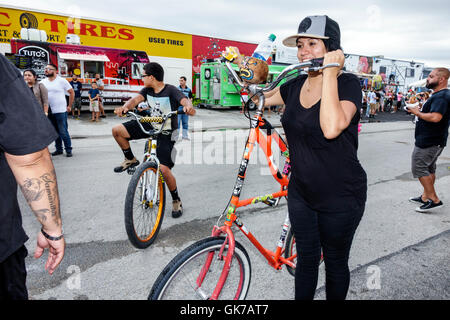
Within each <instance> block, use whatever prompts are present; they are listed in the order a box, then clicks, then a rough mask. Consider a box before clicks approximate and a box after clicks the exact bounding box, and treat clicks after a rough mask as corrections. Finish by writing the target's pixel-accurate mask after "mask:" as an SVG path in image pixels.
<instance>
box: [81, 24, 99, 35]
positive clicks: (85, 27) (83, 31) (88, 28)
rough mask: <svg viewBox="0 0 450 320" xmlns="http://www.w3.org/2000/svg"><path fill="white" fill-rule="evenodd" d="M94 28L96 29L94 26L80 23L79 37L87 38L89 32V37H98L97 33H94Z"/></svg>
mask: <svg viewBox="0 0 450 320" xmlns="http://www.w3.org/2000/svg"><path fill="white" fill-rule="evenodd" d="M95 28H97V26H96V25H95V24H88V23H80V35H82V36H87V32H88V31H89V33H90V34H91V36H94V37H98V34H97V32H95Z"/></svg>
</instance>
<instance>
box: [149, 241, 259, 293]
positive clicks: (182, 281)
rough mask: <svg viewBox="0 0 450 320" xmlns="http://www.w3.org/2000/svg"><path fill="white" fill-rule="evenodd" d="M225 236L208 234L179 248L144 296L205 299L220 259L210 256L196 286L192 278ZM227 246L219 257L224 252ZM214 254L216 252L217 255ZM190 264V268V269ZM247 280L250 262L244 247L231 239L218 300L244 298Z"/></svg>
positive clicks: (220, 265)
mask: <svg viewBox="0 0 450 320" xmlns="http://www.w3.org/2000/svg"><path fill="white" fill-rule="evenodd" d="M224 241H225V237H209V238H205V239H202V240H200V241H197V242H196V243H194V244H192V245H190V246H189V247H187V248H186V249H184V250H183V251H181V252H180V253H179V254H178V255H176V256H175V258H173V259H172V261H170V262H169V264H168V265H167V266H166V267H165V268H164V270H163V271H162V272H161V274H160V275H159V276H158V278H157V279H156V281H155V283H154V284H153V287H152V289H151V290H150V294H149V296H148V300H196V299H202V300H206V299H209V298H210V297H211V295H212V293H213V291H214V289H215V287H216V284H217V282H218V279H219V277H220V275H221V273H222V270H223V261H224V260H223V259H221V260H220V259H213V260H212V262H211V267H210V268H209V269H208V270H207V273H205V277H204V279H203V280H202V284H201V287H200V288H197V285H196V281H197V279H198V277H199V275H200V273H201V271H202V269H203V268H204V265H205V259H207V258H208V256H209V254H214V257H216V256H217V253H218V252H220V249H221V247H222V245H223V243H224ZM227 248H228V246H226V247H225V249H224V251H223V254H222V256H221V257H224V256H226V253H227ZM217 257H218V256H217ZM191 268H192V271H191ZM250 280H251V263H250V258H249V256H248V254H247V251H246V250H245V249H244V247H243V246H242V245H241V244H240V243H239V242H237V241H236V242H235V251H234V255H233V260H232V263H231V269H230V273H229V274H228V277H227V280H226V282H225V284H224V286H223V288H222V291H221V293H220V295H219V299H221V300H232V299H234V300H244V299H245V297H246V296H247V293H248V289H249V286H250Z"/></svg>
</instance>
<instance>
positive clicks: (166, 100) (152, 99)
mask: <svg viewBox="0 0 450 320" xmlns="http://www.w3.org/2000/svg"><path fill="white" fill-rule="evenodd" d="M139 93H140V94H141V95H142V96H143V97H144V99H145V101H146V102H147V104H148V105H149V107H150V111H149V113H150V115H151V116H154V117H159V116H162V115H164V114H167V113H169V112H171V111H177V110H178V106H179V105H180V101H181V100H182V99H183V98H185V95H184V94H183V93H182V92H181V91H180V90H178V88H177V87H175V86H173V85H171V84H165V85H164V88H163V89H162V90H161V91H160V92H158V93H155V91H154V90H153V88H148V87H145V88H144V89H142V90H141V91H140V92H139ZM164 127H165V129H164V130H167V131H174V130H176V129H178V118H177V117H175V116H172V118H171V121H170V122H167V123H166V124H165V125H164Z"/></svg>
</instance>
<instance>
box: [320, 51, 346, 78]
mask: <svg viewBox="0 0 450 320" xmlns="http://www.w3.org/2000/svg"><path fill="white" fill-rule="evenodd" d="M344 62H345V56H344V53H343V52H342V50H340V49H339V50H335V51H330V52H327V53H325V55H324V59H323V65H324V66H326V65H327V64H331V63H339V67H329V68H325V69H323V73H324V74H325V73H328V74H333V75H335V76H336V77H337V76H338V74H339V72H340V71H341V69H342V68H343V67H344Z"/></svg>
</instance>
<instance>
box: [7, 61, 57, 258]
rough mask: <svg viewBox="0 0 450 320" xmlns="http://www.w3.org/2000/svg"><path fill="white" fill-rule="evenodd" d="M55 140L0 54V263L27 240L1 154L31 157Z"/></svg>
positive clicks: (30, 94)
mask: <svg viewBox="0 0 450 320" xmlns="http://www.w3.org/2000/svg"><path fill="white" fill-rule="evenodd" d="M57 137H58V134H57V133H56V131H55V129H54V128H53V126H52V125H51V123H50V121H49V120H48V119H47V117H46V116H45V115H44V113H43V112H42V108H41V107H40V106H39V104H38V102H37V100H36V98H35V96H34V94H33V92H32V91H30V89H29V87H28V86H27V84H26V83H25V81H24V80H23V77H22V75H21V74H20V71H19V70H18V69H17V68H16V67H14V66H13V65H12V64H11V62H9V60H8V59H6V58H5V56H4V55H2V54H0V262H2V261H4V260H5V259H6V258H8V257H9V256H10V255H11V254H12V253H14V252H15V251H16V250H17V249H19V248H20V247H21V246H22V245H23V244H24V243H25V242H26V241H27V240H28V237H27V235H26V234H25V231H24V230H23V228H22V216H21V213H20V209H19V204H18V202H17V183H16V180H15V178H14V175H13V174H12V172H11V169H10V168H9V165H8V163H7V162H6V158H5V154H4V153H5V152H7V153H9V154H12V155H26V154H30V153H34V152H37V151H39V150H42V149H44V148H46V147H47V146H48V145H49V144H50V143H51V142H52V141H54V140H55V139H56V138H57Z"/></svg>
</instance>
